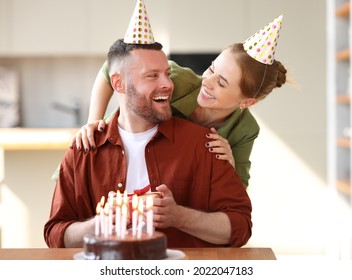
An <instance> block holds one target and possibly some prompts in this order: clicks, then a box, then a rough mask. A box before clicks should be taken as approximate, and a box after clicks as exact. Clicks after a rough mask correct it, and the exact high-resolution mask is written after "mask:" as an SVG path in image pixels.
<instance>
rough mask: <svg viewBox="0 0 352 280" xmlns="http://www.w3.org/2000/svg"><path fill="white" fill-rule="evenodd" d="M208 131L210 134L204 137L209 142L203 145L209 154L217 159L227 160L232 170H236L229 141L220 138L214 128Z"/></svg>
mask: <svg viewBox="0 0 352 280" xmlns="http://www.w3.org/2000/svg"><path fill="white" fill-rule="evenodd" d="M210 130H211V132H212V133H208V134H207V135H206V137H207V138H208V139H210V140H211V141H209V142H207V143H205V146H206V147H207V148H208V149H209V152H211V153H214V154H216V155H215V157H216V158H217V159H221V160H227V161H228V162H229V163H230V164H231V165H232V166H233V167H234V168H236V165H235V159H234V157H233V154H232V150H231V147H230V144H229V141H227V139H225V138H223V137H221V136H220V135H219V133H218V132H217V131H216V129H215V128H213V127H212V128H211V129H210Z"/></svg>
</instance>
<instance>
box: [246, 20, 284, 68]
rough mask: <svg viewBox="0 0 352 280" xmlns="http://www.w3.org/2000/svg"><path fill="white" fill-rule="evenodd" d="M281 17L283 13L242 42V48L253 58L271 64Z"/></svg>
mask: <svg viewBox="0 0 352 280" xmlns="http://www.w3.org/2000/svg"><path fill="white" fill-rule="evenodd" d="M282 18H283V15H280V16H279V17H277V18H276V19H274V20H273V21H272V22H271V23H269V24H268V25H267V26H265V27H264V28H263V29H261V30H259V31H258V32H257V33H256V34H254V35H253V36H251V37H249V38H248V39H247V40H246V41H245V42H244V43H243V47H244V50H245V51H246V52H247V53H248V54H249V55H250V56H251V57H253V58H254V59H255V60H257V61H259V62H261V63H264V64H269V65H270V64H273V62H274V59H275V51H276V46H277V39H278V38H279V35H280V29H281V22H282Z"/></svg>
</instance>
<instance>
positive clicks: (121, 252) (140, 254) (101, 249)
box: [83, 231, 167, 260]
mask: <svg viewBox="0 0 352 280" xmlns="http://www.w3.org/2000/svg"><path fill="white" fill-rule="evenodd" d="M83 241H84V242H83V243H84V258H85V259H87V260H160V259H165V258H166V257H167V255H166V252H167V239H166V236H165V234H163V233H162V232H158V231H154V232H153V234H152V235H151V236H149V235H147V233H145V232H143V233H142V236H141V237H140V238H137V237H134V236H132V232H130V231H128V232H127V233H126V235H125V236H124V238H123V239H121V238H120V237H116V236H110V237H108V238H105V237H104V236H102V235H100V236H95V235H86V236H85V237H84V240H83Z"/></svg>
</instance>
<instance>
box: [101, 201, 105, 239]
mask: <svg viewBox="0 0 352 280" xmlns="http://www.w3.org/2000/svg"><path fill="white" fill-rule="evenodd" d="M104 204H105V196H102V197H101V199H100V230H101V234H104V229H105V225H104V219H105V217H104V211H103V210H104Z"/></svg>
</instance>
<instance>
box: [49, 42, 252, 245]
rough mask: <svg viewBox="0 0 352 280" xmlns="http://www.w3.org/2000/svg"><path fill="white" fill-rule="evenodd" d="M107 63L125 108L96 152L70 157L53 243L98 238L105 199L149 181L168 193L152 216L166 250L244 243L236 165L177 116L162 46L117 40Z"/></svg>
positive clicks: (246, 212)
mask: <svg viewBox="0 0 352 280" xmlns="http://www.w3.org/2000/svg"><path fill="white" fill-rule="evenodd" d="M108 63H109V73H110V77H111V84H112V86H113V88H114V91H115V92H116V93H117V94H118V100H119V104H120V109H119V110H118V112H117V113H116V114H115V116H114V118H113V119H112V120H111V121H110V122H109V124H108V125H107V128H106V129H105V131H104V132H102V133H101V134H99V135H97V136H96V137H97V139H96V144H97V148H96V149H95V150H94V151H91V152H89V153H82V152H81V151H78V150H77V149H76V147H74V148H73V149H69V150H68V151H67V153H66V154H65V157H64V159H63V161H62V163H61V167H60V173H59V178H58V181H57V185H56V188H55V192H54V197H53V201H52V209H51V213H50V218H49V220H48V222H47V223H46V224H45V227H44V236H45V241H46V243H47V244H48V246H49V247H82V245H83V242H82V241H83V236H84V235H85V234H87V233H94V219H93V217H94V215H95V206H96V205H97V203H98V202H99V200H100V198H101V197H102V196H103V195H106V194H107V193H108V192H109V191H116V190H117V189H119V190H120V191H121V192H123V191H125V190H127V191H129V192H130V191H132V190H133V189H135V188H137V189H138V188H139V189H140V188H143V187H144V186H145V185H147V184H150V185H151V190H152V191H159V192H161V193H162V194H163V197H162V198H158V199H154V208H153V210H154V215H153V216H154V226H155V227H156V228H157V230H159V231H162V232H164V233H165V234H166V235H167V238H168V247H170V248H175V247H210V246H237V247H240V246H243V245H244V244H246V242H247V241H248V239H249V238H250V236H251V227H252V223H251V203H250V199H249V197H248V195H247V192H246V190H245V188H244V187H243V184H242V183H241V180H240V178H239V176H238V175H237V174H236V172H235V170H234V168H233V167H232V166H231V164H229V163H228V162H227V161H219V160H217V159H216V158H215V157H214V156H213V155H212V154H211V153H209V152H208V150H207V149H206V148H205V147H204V145H205V143H206V142H207V139H206V137H205V135H206V133H207V132H209V130H208V129H206V128H203V127H201V126H198V125H196V124H193V123H191V122H188V121H185V120H181V119H178V118H173V117H172V114H171V109H170V100H171V95H172V90H173V84H172V82H171V80H170V78H169V73H170V69H169V64H168V61H167V58H166V56H165V54H164V52H163V51H162V46H161V45H160V44H159V43H153V44H147V45H143V44H126V43H124V42H123V40H117V41H116V42H115V43H114V44H113V45H112V46H111V48H110V51H109V54H108ZM138 147H139V149H140V152H137V153H135V151H136V149H138ZM133 153H134V154H133Z"/></svg>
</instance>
